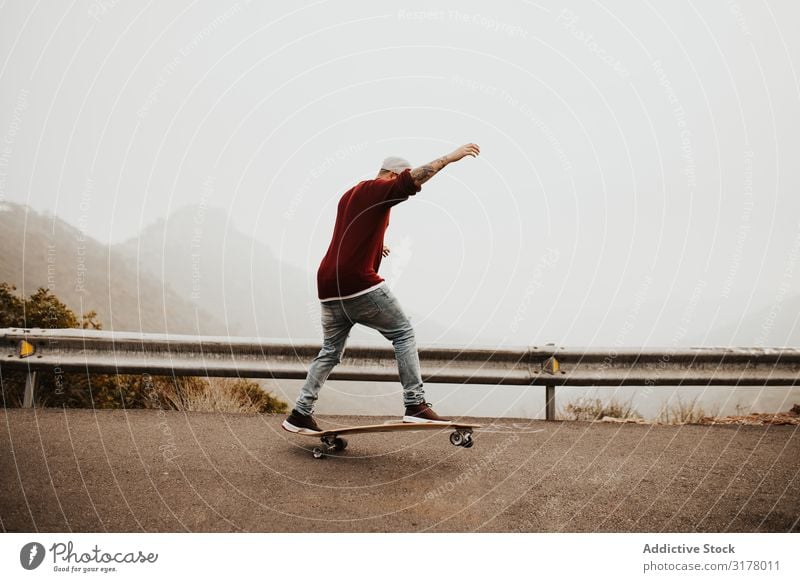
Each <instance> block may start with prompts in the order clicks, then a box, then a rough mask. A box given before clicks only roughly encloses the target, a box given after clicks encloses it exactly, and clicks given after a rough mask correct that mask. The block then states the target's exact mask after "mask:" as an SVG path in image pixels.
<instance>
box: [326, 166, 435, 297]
mask: <svg viewBox="0 0 800 582" xmlns="http://www.w3.org/2000/svg"><path fill="white" fill-rule="evenodd" d="M419 191H420V187H419V186H417V185H416V184H415V183H414V179H413V178H412V177H411V171H410V170H404V171H403V172H402V173H401V174H400V175H399V176H398V177H397V178H396V179H394V180H364V181H363V182H359V183H358V184H357V185H356V186H354V187H353V188H351V189H350V190H348V191H347V192H345V193H344V195H343V196H342V198H341V199H340V200H339V206H338V208H337V211H336V225H335V226H334V227H333V237H332V238H331V244H330V245H329V246H328V252H327V253H325V257H324V258H323V259H322V263H320V265H319V269H318V270H317V292H318V295H319V298H320V299H321V300H322V299H330V298H333V297H344V296H346V295H352V294H354V293H358V292H359V291H363V290H364V289H368V288H370V287H372V286H374V285H377V284H378V283H380V282H381V281H383V278H382V277H381V276H380V275H378V268H379V267H380V266H381V259H382V258H383V256H382V254H381V251H382V250H383V233H384V232H385V231H386V227H387V226H389V212H390V210H391V207H392V206H394V205H395V204H399V203H400V202H403V201H404V200H408V197H409V196H412V195H414V194H416V193H417V192H419Z"/></svg>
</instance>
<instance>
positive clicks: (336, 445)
mask: <svg viewBox="0 0 800 582" xmlns="http://www.w3.org/2000/svg"><path fill="white" fill-rule="evenodd" d="M346 448H347V439H343V438H341V437H337V438H335V439H334V441H333V450H334V451H343V450H345V449H346Z"/></svg>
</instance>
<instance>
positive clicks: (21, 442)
mask: <svg viewBox="0 0 800 582" xmlns="http://www.w3.org/2000/svg"><path fill="white" fill-rule="evenodd" d="M0 414H2V425H3V426H2V430H0V529H2V530H3V531H42V532H45V531H77V532H93V531H160V532H164V531H214V532H217V531H222V532H228V531H266V532H283V531H300V532H317V531H367V532H373V531H502V532H529V531H534V532H541V531H545V532H561V531H565V532H573V531H580V532H595V531H604V532H605V531H612V532H632V531H647V532H652V531H667V532H675V531H681V532H689V531H703V532H708V531H712V532H721V531H746V532H756V531H772V532H787V531H800V463H798V460H799V459H800V431H798V430H797V429H798V427H796V426H772V427H759V426H648V425H614V424H607V423H584V422H544V421H526V420H510V419H501V420H492V419H474V420H476V421H477V422H481V423H484V424H485V425H486V427H485V428H484V429H483V430H480V431H479V432H476V433H475V446H474V447H473V448H471V449H464V448H461V447H454V446H452V445H450V443H449V442H448V438H447V434H448V433H446V432H438V431H425V432H414V433H400V434H388V433H382V434H369V435H356V436H352V437H351V438H350V439H349V440H350V446H349V447H348V449H347V450H346V451H343V452H341V453H338V454H337V456H336V457H333V458H325V459H320V460H317V459H314V458H313V457H312V456H311V454H310V452H309V450H307V448H308V447H312V446H314V445H315V444H316V440H314V439H311V438H305V437H300V436H297V435H291V434H289V433H286V432H284V431H283V430H281V428H280V423H281V420H282V417H277V416H270V415H245V414H217V413H196V412H193V413H181V412H159V411H144V410H134V411H97V412H94V411H91V410H67V411H64V410H58V409H38V410H20V409H12V410H5V411H3V412H2V413H0ZM383 420H386V419H385V418H375V417H370V418H365V417H361V418H358V417H322V418H321V419H320V421H321V424H323V426H326V427H333V426H336V425H340V426H342V425H352V424H372V423H375V422H376V421H377V422H382V421H383ZM304 447H306V448H304Z"/></svg>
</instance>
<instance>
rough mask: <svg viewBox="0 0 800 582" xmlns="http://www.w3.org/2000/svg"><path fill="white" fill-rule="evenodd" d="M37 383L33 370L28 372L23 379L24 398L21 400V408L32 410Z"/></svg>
mask: <svg viewBox="0 0 800 582" xmlns="http://www.w3.org/2000/svg"><path fill="white" fill-rule="evenodd" d="M38 383H39V376H38V372H36V371H35V370H31V371H28V375H27V376H26V377H25V396H24V397H23V399H22V407H23V408H33V396H34V392H36V388H37V386H38Z"/></svg>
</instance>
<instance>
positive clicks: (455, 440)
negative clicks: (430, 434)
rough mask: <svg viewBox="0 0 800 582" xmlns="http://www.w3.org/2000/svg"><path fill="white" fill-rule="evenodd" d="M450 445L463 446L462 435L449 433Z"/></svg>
mask: <svg viewBox="0 0 800 582" xmlns="http://www.w3.org/2000/svg"><path fill="white" fill-rule="evenodd" d="M450 444H452V445H455V446H457V447H460V446H462V445H463V444H464V435H462V434H461V433H460V432H458V431H456V432H451V433H450Z"/></svg>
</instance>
